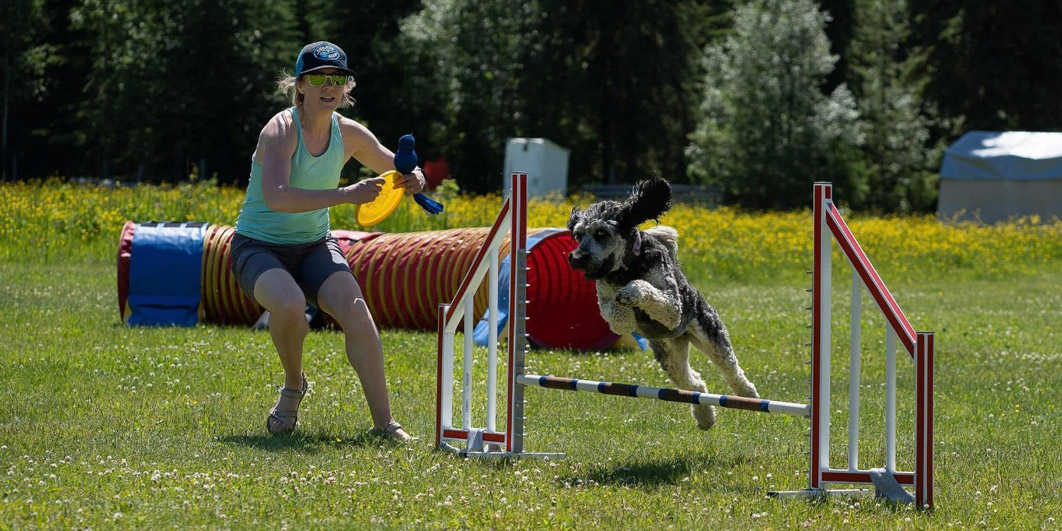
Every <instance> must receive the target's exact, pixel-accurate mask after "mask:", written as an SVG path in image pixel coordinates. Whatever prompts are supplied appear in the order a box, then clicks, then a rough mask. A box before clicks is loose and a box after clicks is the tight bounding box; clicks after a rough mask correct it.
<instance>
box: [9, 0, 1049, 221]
mask: <svg viewBox="0 0 1062 531" xmlns="http://www.w3.org/2000/svg"><path fill="white" fill-rule="evenodd" d="M1059 26H1062V4H1059V3H1058V2H1054V1H1047V0H1043V1H1034V0H1016V1H1014V2H963V1H961V0H940V1H929V0H821V1H818V2H816V1H814V0H746V1H742V0H674V1H662V0H630V1H626V2H614V1H609V0H535V1H529V2H526V1H512V0H391V1H386V2H385V1H381V0H364V1H360V2H325V1H323V0H7V1H5V2H4V3H3V4H2V5H0V31H2V32H3V36H2V37H0V39H2V42H3V144H2V147H3V170H2V172H3V179H5V180H8V179H13V178H19V179H33V178H44V177H47V176H51V175H59V176H64V177H75V176H91V177H95V178H112V179H121V180H124V181H138V182H163V181H169V182H174V181H180V180H186V179H188V178H189V177H190V176H191V177H192V178H198V179H215V180H216V181H217V182H219V183H225V184H235V185H243V184H245V183H246V180H247V176H248V173H249V166H250V165H249V158H250V156H251V153H252V152H253V150H254V147H255V143H256V140H257V136H258V133H259V131H260V128H261V127H262V125H263V124H264V123H265V122H266V121H267V120H268V119H269V117H270V116H272V114H274V113H276V112H277V111H278V110H280V109H282V108H284V107H285V106H286V105H290V101H286V100H285V98H284V96H282V95H280V94H278V93H277V92H276V83H275V82H276V79H277V77H278V76H279V75H280V74H281V73H282V72H285V71H286V72H291V71H292V69H293V67H294V62H295V57H296V55H297V53H298V51H299V50H300V49H301V47H302V45H303V44H305V43H307V42H312V41H315V40H330V41H332V42H335V43H336V44H338V45H339V46H341V47H342V48H343V49H344V50H345V51H346V52H347V54H348V56H349V57H350V64H351V67H352V69H353V70H355V71H356V72H357V75H356V79H357V83H358V85H357V87H356V88H355V90H354V93H353V95H354V97H355V99H356V100H357V104H356V105H355V106H354V107H353V108H352V109H348V110H344V111H343V112H344V113H345V114H347V115H348V116H350V117H352V118H354V119H357V120H359V121H361V122H362V123H364V124H366V125H367V126H368V127H369V128H370V129H372V130H373V131H374V132H375V133H376V134H377V135H378V136H379V137H380V139H381V141H383V142H384V143H385V144H387V145H389V146H391V147H392V149H393V148H394V144H395V142H396V141H397V138H398V137H399V136H400V135H402V134H404V133H407V132H413V133H414V134H415V135H416V136H417V141H418V151H419V153H420V154H421V157H422V159H423V160H429V159H445V160H446V161H447V162H448V163H449V166H450V168H451V172H452V174H453V176H454V178H455V179H456V181H457V183H458V184H459V186H460V187H461V188H462V189H464V190H468V191H472V192H484V191H490V190H497V189H499V188H500V183H501V177H500V173H501V168H502V162H503V160H502V159H503V156H504V145H505V142H506V140H507V139H508V138H510V137H545V138H549V139H550V140H552V141H554V142H556V143H558V144H560V145H562V146H565V147H566V148H568V149H570V150H571V158H570V168H569V184H570V186H571V187H572V188H573V189H574V188H575V187H578V186H580V185H583V184H591V183H629V182H633V181H634V180H635V179H638V178H640V177H644V176H646V175H649V174H658V175H662V176H664V177H666V178H668V179H669V180H671V181H673V182H676V183H701V184H708V185H712V186H715V187H718V188H720V189H721V190H723V191H724V192H725V194H726V198H727V201H728V202H731V203H735V204H740V205H743V206H746V207H750V208H791V207H799V206H803V205H804V204H805V203H806V196H807V190H808V188H809V185H810V183H811V182H812V181H815V180H832V181H834V182H836V183H838V184H839V186H841V187H843V189H844V190H845V197H846V198H848V199H849V201H850V202H851V204H852V206H853V207H856V208H862V209H868V210H874V211H879V212H907V211H927V210H930V209H932V208H933V205H934V202H935V198H936V177H935V175H936V171H937V169H938V168H939V163H940V158H941V154H942V152H943V149H944V147H946V146H947V145H948V144H949V143H950V142H952V141H954V140H955V139H956V138H957V137H958V136H959V135H961V134H962V133H963V132H965V131H967V130H971V129H983V130H1058V129H1059V128H1060V126H1062V99H1060V98H1058V96H1057V90H1058V88H1057V87H1059V86H1062V41H1060V40H1059V39H1057V38H1055V36H1056V35H1057V33H1056V32H1055V30H1057V29H1059ZM356 166H357V165H356V164H352V165H348V168H347V171H348V172H349V175H348V177H350V178H356V176H357V175H358V174H359V170H358V169H357V168H356ZM363 172H364V171H363V170H362V171H361V172H360V173H363Z"/></svg>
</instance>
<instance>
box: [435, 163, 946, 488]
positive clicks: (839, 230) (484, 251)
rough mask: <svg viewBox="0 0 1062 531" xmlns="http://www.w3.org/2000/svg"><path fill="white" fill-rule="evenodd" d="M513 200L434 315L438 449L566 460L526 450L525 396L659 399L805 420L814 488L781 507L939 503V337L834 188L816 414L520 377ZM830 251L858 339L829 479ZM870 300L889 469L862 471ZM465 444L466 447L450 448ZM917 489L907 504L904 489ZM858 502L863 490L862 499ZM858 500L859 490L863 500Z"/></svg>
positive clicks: (814, 345) (827, 188) (816, 318)
mask: <svg viewBox="0 0 1062 531" xmlns="http://www.w3.org/2000/svg"><path fill="white" fill-rule="evenodd" d="M511 182H512V189H511V192H510V193H509V196H508V197H507V198H506V200H505V202H504V204H503V205H502V209H501V212H500V213H499V215H498V217H497V219H496V220H495V222H494V225H493V226H492V227H491V229H490V233H489V236H488V238H487V239H486V241H485V242H484V243H483V245H482V247H481V248H480V250H479V252H478V253H477V256H476V259H475V261H474V262H473V265H472V266H471V268H470V269H469V270H468V272H467V274H466V275H465V278H464V280H463V281H462V283H461V286H460V288H459V290H458V291H457V294H456V295H455V297H454V299H453V301H452V302H451V303H450V304H440V306H439V311H438V374H437V376H438V378H437V387H436V403H437V409H436V433H435V444H436V446H437V447H439V448H441V449H444V450H447V451H453V452H457V453H459V454H461V455H464V456H468V457H493V458H498V457H522V456H527V457H561V456H563V455H564V454H562V453H540V452H536V453H532V452H527V451H525V450H524V435H525V434H524V407H523V405H524V389H525V387H541V388H546V389H558V390H572V391H586V392H597V393H602V394H611V395H617V396H628V397H637V398H651V399H659V400H664V401H669V402H682V403H696V404H706V405H718V406H721V407H728V408H734V409H745V410H750V411H759V412H765V413H780V414H787V415H797V416H807V417H809V418H810V421H811V433H810V440H811V448H810V452H809V454H810V464H809V476H810V479H809V486H808V488H807V489H804V490H801V491H791V492H772V493H771V494H772V495H773V496H777V497H797V496H801V497H802V496H822V495H826V494H835V493H848V492H853V491H851V490H828V489H827V486H828V485H832V484H847V485H871V484H873V485H875V487H876V488H877V489H878V492H879V493H884V494H886V495H888V496H889V497H890V498H892V499H896V500H901V501H912V502H914V503H916V504H917V505H918V506H919V507H926V506H931V505H932V504H933V333H932V332H916V331H915V329H914V327H913V326H912V325H911V323H910V322H909V321H908V320H907V318H906V316H904V314H903V312H902V311H901V310H900V307H899V305H898V304H897V303H896V301H895V299H894V298H893V296H892V294H891V293H890V292H889V291H888V289H887V288H886V287H885V284H884V282H883V281H882V280H881V277H880V276H879V275H878V273H877V271H876V270H875V269H874V266H873V265H872V264H871V263H870V260H869V259H868V258H867V257H866V254H865V253H864V252H863V250H862V248H861V247H860V246H859V243H858V242H857V241H856V239H855V237H854V236H853V235H852V232H851V230H849V228H848V226H847V224H846V223H845V221H844V219H843V218H842V217H841V215H840V212H839V211H838V210H837V207H836V206H835V205H834V203H833V199H832V185H831V184H830V183H816V184H815V188H814V190H815V205H814V220H815V221H814V223H815V227H814V258H813V260H814V268H813V270H811V271H809V273H812V274H813V275H814V278H813V282H812V287H811V288H810V289H809V291H810V292H811V295H812V303H811V306H810V307H809V308H808V309H809V310H811V314H812V322H811V325H810V326H811V329H812V341H811V342H810V343H809V346H810V347H811V368H812V370H811V372H812V374H811V395H810V404H795V403H789V402H777V401H771V400H761V399H754V398H744V397H735V396H728V395H716V394H711V393H697V392H691V391H683V390H677V389H660V388H655V387H647V386H639V385H630V384H616V383H610V382H597V381H592V380H580V379H573V378H558V377H552V376H539V375H533V374H525V373H524V356H525V355H526V353H527V352H528V350H529V348H528V342H527V338H526V333H525V322H526V304H527V301H526V298H527V297H526V290H527V276H526V263H527V249H526V239H527V220H526V201H527V174H524V173H514V174H513V175H512V180H511ZM507 232H508V233H510V234H511V238H509V241H508V244H509V246H510V248H509V257H510V260H509V268H510V270H509V275H510V277H509V278H510V279H512V281H511V282H510V283H509V293H508V295H509V296H508V305H509V312H508V315H509V322H510V326H509V327H508V345H507V346H508V356H509V358H508V369H507V374H506V384H507V393H506V405H505V407H506V411H505V426H504V428H502V429H499V428H498V427H497V426H496V420H495V419H496V417H497V404H496V403H495V395H496V389H497V372H498V370H497V363H498V360H497V356H498V353H497V326H495V325H494V323H495V321H494V319H495V315H496V314H497V300H498V293H497V290H496V286H497V282H496V281H495V279H496V278H497V275H498V254H499V249H500V247H501V245H502V242H503V239H504V237H505V235H506V233H507ZM831 240H837V242H838V245H839V247H840V249H841V250H842V252H843V254H844V256H845V257H846V258H847V260H848V262H849V265H850V266H851V267H852V270H853V275H852V278H853V281H852V309H851V312H852V313H851V323H852V331H851V334H852V337H851V355H850V375H851V376H850V378H851V379H850V382H849V423H848V441H849V445H848V448H849V452H848V463H847V466H846V467H845V468H831V466H830V456H829V436H830V430H829V426H830V411H829V407H828V405H829V402H830V344H831V343H830V341H831V330H830V315H831V304H830V298H831V274H832V264H831V257H832V255H831V249H832V244H831ZM487 276H489V278H490V282H488V285H489V286H490V289H491V292H490V294H489V310H488V319H489V320H490V322H491V323H492V324H491V326H490V331H491V337H490V339H489V341H488V353H487V391H486V395H487V411H486V422H485V426H484V427H482V428H479V427H474V426H473V423H472V400H473V393H472V391H473V385H472V374H473V366H474V360H473V345H472V329H473V322H474V310H473V296H474V294H475V292H476V289H477V288H478V286H479V284H480V283H481V282H482V281H483V279H484V278H485V277H487ZM864 289H866V290H867V291H868V292H869V293H870V294H871V296H872V298H873V300H874V302H875V304H876V305H877V307H878V309H879V310H880V311H881V312H882V314H883V315H884V316H885V320H886V412H885V415H886V419H885V420H886V422H885V438H886V441H885V454H886V455H885V463H884V467H883V468H860V467H859V455H858V441H859V429H858V424H859V423H858V419H859V389H860V383H859V373H860V348H859V346H860V335H861V331H860V305H861V302H860V301H861V297H862V292H863V290H864ZM462 322H463V324H464V353H463V359H462V362H463V363H462V364H463V371H462V408H461V425H460V426H459V427H458V426H454V424H453V408H454V404H453V393H454V380H455V373H454V363H455V354H454V343H455V336H456V331H457V328H458V326H459V325H460V324H461V323H462ZM897 340H898V342H899V344H900V345H901V346H903V348H904V350H906V351H907V353H908V354H909V355H910V356H911V358H912V359H913V361H914V366H915V367H914V368H915V385H914V387H915V389H914V394H915V427H914V428H915V434H914V443H915V448H914V455H915V470H914V471H912V472H905V471H897V470H896V345H897ZM458 443H464V447H463V448H458V447H456V446H454V444H458ZM905 486H906V487H913V490H914V494H913V495H911V494H908V493H907V491H906V490H905V489H904V487H905ZM856 490H857V491H859V489H856ZM860 492H861V491H860Z"/></svg>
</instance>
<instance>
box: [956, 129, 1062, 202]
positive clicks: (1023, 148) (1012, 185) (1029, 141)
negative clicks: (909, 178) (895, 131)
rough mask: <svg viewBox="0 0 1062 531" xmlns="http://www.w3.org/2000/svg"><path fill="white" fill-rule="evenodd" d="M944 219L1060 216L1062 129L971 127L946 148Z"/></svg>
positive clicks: (1061, 197) (1061, 195)
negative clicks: (1038, 130) (1055, 130)
mask: <svg viewBox="0 0 1062 531" xmlns="http://www.w3.org/2000/svg"><path fill="white" fill-rule="evenodd" d="M937 213H938V214H939V215H940V217H941V218H943V219H958V220H971V219H979V220H981V221H984V222H986V223H995V222H997V221H1003V220H1006V219H1008V218H1011V217H1016V216H1030V215H1034V214H1035V215H1039V216H1040V217H1041V219H1043V220H1045V221H1046V220H1050V219H1051V218H1052V217H1058V218H1062V133H1031V132H1024V131H1006V132H1000V131H970V132H968V133H966V134H964V135H962V138H959V140H957V141H956V142H955V143H954V144H952V145H951V146H950V147H948V149H947V151H945V152H944V161H943V163H942V164H941V166H940V200H939V205H938V207H937Z"/></svg>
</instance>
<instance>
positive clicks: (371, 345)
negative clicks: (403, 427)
mask: <svg viewBox="0 0 1062 531" xmlns="http://www.w3.org/2000/svg"><path fill="white" fill-rule="evenodd" d="M317 302H318V304H319V305H320V308H321V310H324V311H325V312H327V313H328V314H329V315H331V316H332V317H333V318H334V319H335V320H336V322H338V323H339V326H340V327H342V328H343V336H344V340H345V342H346V349H347V360H348V361H349V362H350V365H351V366H352V367H354V370H355V371H357V373H358V379H359V380H361V386H362V388H363V389H365V400H366V401H367V402H368V403H369V413H370V414H371V415H372V423H373V426H374V427H375V428H377V429H383V428H385V427H386V426H387V425H388V424H389V423H390V422H393V421H394V419H393V418H392V417H391V403H390V401H389V399H388V397H387V380H386V377H385V376H384V361H383V345H381V344H380V335H379V333H378V332H377V331H376V323H375V322H374V321H373V318H372V314H370V313H369V306H368V304H367V303H366V302H365V296H364V295H362V292H361V287H359V286H358V282H357V281H356V280H355V279H354V276H353V275H351V274H350V272H348V271H337V272H335V273H332V274H331V275H329V277H328V278H327V279H326V280H325V281H324V284H322V285H321V289H320V290H319V291H318V293H317Z"/></svg>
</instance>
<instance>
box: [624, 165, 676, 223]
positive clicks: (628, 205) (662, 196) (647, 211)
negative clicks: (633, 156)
mask: <svg viewBox="0 0 1062 531" xmlns="http://www.w3.org/2000/svg"><path fill="white" fill-rule="evenodd" d="M670 209H671V183H669V182H667V180H665V179H664V178H662V177H658V176H653V177H650V178H649V179H646V180H644V181H639V182H638V184H636V185H634V191H633V192H632V193H631V196H630V198H628V199H627V201H626V202H624V203H623V207H622V209H621V211H620V216H619V222H620V226H621V227H623V228H625V229H630V228H633V227H637V226H638V225H641V224H642V223H645V222H646V221H649V220H650V219H659V218H660V216H662V215H664V212H667V211H668V210H670Z"/></svg>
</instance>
